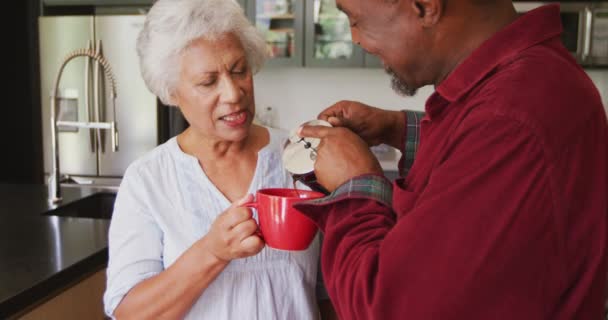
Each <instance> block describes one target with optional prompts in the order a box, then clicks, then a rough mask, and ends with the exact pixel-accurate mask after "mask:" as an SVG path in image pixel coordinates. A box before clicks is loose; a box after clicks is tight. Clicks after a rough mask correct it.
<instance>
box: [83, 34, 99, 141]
mask: <svg viewBox="0 0 608 320" xmlns="http://www.w3.org/2000/svg"><path fill="white" fill-rule="evenodd" d="M87 49H90V50H92V49H93V41H92V40H89V42H88V43H87ZM84 58H85V60H84V61H85V62H84V110H85V114H86V121H88V122H92V121H93V119H91V113H92V110H91V97H90V96H89V93H90V90H91V88H90V85H89V81H90V78H91V75H90V74H89V73H90V72H91V58H89V57H88V56H87V57H84ZM89 145H90V147H91V152H95V151H96V150H97V146H96V145H95V131H94V130H93V129H89Z"/></svg>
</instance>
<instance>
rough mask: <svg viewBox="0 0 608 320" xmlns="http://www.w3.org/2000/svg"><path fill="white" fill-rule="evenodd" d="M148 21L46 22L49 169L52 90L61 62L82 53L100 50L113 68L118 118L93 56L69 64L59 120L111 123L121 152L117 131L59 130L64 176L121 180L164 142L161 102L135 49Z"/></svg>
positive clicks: (42, 36) (43, 74) (43, 50)
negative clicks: (147, 81)
mask: <svg viewBox="0 0 608 320" xmlns="http://www.w3.org/2000/svg"><path fill="white" fill-rule="evenodd" d="M144 19H145V16H144V15H91V16H47V17H40V18H39V45H40V47H39V50H40V81H41V83H40V88H41V89H40V90H41V95H40V96H41V100H42V101H41V107H42V112H41V113H42V124H43V128H42V129H43V144H44V145H43V151H44V169H45V173H46V174H47V175H48V174H49V173H50V171H51V168H52V162H51V158H52V156H51V151H52V149H51V134H50V132H51V129H50V128H51V122H50V116H51V115H50V104H51V91H52V90H53V87H54V82H55V78H56V76H57V73H58V70H59V68H60V65H61V63H62V61H63V60H64V59H65V57H66V55H68V54H69V53H70V52H73V51H74V50H77V49H84V48H93V49H94V50H96V51H97V52H100V53H101V54H102V55H103V57H105V59H106V60H107V61H108V62H109V65H110V66H111V70H112V73H113V75H114V78H115V83H116V100H115V111H116V114H114V110H113V107H112V99H111V97H110V88H109V87H108V82H107V80H106V78H105V75H104V71H103V68H102V67H101V66H99V65H98V64H97V63H95V61H94V60H93V59H91V58H88V57H77V58H74V59H73V60H71V61H70V62H68V64H66V65H65V68H64V71H63V74H62V76H61V79H60V83H59V86H58V88H59V91H58V92H59V94H58V100H57V101H58V106H57V118H58V119H57V120H60V121H80V122H95V121H101V122H109V121H112V120H114V121H115V122H116V125H117V130H118V146H119V148H118V151H117V152H113V150H112V145H111V140H112V139H111V132H110V131H109V130H103V129H88V128H76V129H75V128H67V127H63V128H62V127H58V130H57V136H58V151H59V169H60V173H61V175H62V176H63V175H66V174H67V175H69V176H72V177H74V178H76V177H81V181H87V182H86V183H96V182H97V181H103V180H104V179H105V178H107V179H110V181H111V179H112V178H121V177H122V176H123V174H124V172H125V170H126V168H127V167H128V165H129V164H130V163H131V162H133V161H134V160H135V159H137V158H139V157H141V156H142V155H144V154H145V153H146V152H148V151H149V150H151V149H153V148H154V147H155V146H157V145H158V143H159V138H158V124H157V123H158V119H157V116H158V112H157V99H156V97H155V95H153V94H152V93H150V92H149V90H148V89H147V88H146V86H145V84H144V82H143V80H142V78H141V74H140V70H139V63H138V59H137V54H136V49H135V43H136V38H137V35H138V33H139V31H140V30H141V28H142V27H143V23H144Z"/></svg>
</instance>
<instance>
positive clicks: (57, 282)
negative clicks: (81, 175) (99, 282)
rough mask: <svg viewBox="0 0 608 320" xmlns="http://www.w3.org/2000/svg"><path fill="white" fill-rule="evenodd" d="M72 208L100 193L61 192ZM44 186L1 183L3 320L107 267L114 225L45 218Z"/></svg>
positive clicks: (0, 314) (0, 296)
mask: <svg viewBox="0 0 608 320" xmlns="http://www.w3.org/2000/svg"><path fill="white" fill-rule="evenodd" d="M62 192H63V197H64V200H63V203H62V205H64V204H67V203H70V202H73V201H74V200H78V199H80V198H83V197H85V196H87V195H90V194H93V193H95V190H93V189H77V188H62ZM49 209H51V208H50V206H49V205H48V203H47V190H46V186H44V185H13V184H0V319H5V318H7V317H8V316H10V315H12V314H15V313H17V312H19V311H22V310H23V309H25V308H26V307H27V306H30V305H32V304H34V303H36V302H37V301H39V300H40V299H42V298H45V297H47V296H49V295H50V294H52V293H53V292H56V291H57V290H59V289H61V288H64V287H66V286H68V285H70V284H72V283H74V282H76V281H79V280H80V279H82V278H83V277H84V276H86V275H89V274H91V273H93V272H96V271H98V270H100V269H102V268H104V267H105V265H106V264H107V256H108V249H107V247H108V228H109V225H110V220H101V219H89V218H70V217H57V216H44V215H41V213H43V212H46V211H48V210H49Z"/></svg>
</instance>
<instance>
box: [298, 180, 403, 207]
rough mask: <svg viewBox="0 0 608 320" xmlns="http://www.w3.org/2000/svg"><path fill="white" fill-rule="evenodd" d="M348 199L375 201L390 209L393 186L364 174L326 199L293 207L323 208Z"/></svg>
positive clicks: (310, 201) (309, 201) (387, 181)
mask: <svg viewBox="0 0 608 320" xmlns="http://www.w3.org/2000/svg"><path fill="white" fill-rule="evenodd" d="M348 198H359V199H361V198H364V199H370V200H375V201H377V202H379V203H381V204H383V205H385V206H387V207H389V208H390V207H392V201H393V185H392V183H391V182H390V180H388V179H387V178H386V177H384V176H381V175H375V174H365V175H361V176H358V177H355V178H353V179H351V180H349V181H347V182H345V183H344V184H342V185H341V186H339V187H338V188H337V189H336V190H334V192H332V193H331V194H329V195H328V196H326V197H323V198H319V199H314V200H308V201H302V202H300V203H298V204H296V205H294V206H299V205H300V204H303V205H306V206H309V205H312V206H323V205H327V204H330V203H335V202H338V201H340V200H344V199H348Z"/></svg>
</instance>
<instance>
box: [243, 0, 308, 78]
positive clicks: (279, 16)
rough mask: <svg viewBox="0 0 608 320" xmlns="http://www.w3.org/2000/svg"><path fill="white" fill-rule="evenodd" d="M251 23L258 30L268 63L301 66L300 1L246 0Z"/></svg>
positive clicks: (302, 21)
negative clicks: (263, 41)
mask: <svg viewBox="0 0 608 320" xmlns="http://www.w3.org/2000/svg"><path fill="white" fill-rule="evenodd" d="M247 12H248V16H249V19H250V20H251V21H252V23H253V24H254V25H255V26H256V27H257V28H258V30H260V32H262V34H263V36H264V39H265V40H266V45H267V48H268V53H269V55H270V59H269V60H268V62H267V65H269V66H302V62H303V52H304V50H303V46H304V32H303V26H304V1H302V0H247Z"/></svg>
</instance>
